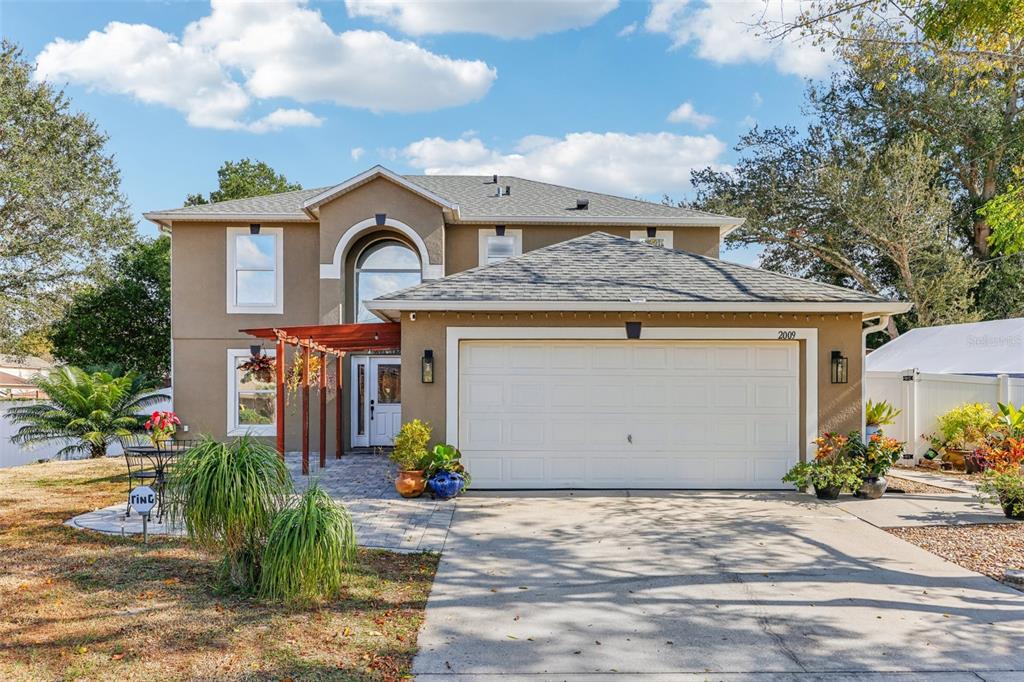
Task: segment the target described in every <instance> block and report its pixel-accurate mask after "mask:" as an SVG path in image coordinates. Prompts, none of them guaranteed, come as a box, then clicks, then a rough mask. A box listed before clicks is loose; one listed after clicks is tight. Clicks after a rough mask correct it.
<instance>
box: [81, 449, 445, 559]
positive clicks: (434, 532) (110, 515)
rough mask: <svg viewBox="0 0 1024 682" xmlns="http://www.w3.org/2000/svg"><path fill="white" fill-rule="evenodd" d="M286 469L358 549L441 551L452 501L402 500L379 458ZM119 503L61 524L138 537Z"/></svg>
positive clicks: (136, 520) (159, 531)
mask: <svg viewBox="0 0 1024 682" xmlns="http://www.w3.org/2000/svg"><path fill="white" fill-rule="evenodd" d="M286 463H287V464H288V469H289V470H290V471H291V473H292V478H293V480H294V481H295V487H296V489H297V490H299V491H302V490H305V489H306V486H307V485H308V484H309V482H310V481H316V482H317V483H318V484H319V485H320V486H321V487H323V488H324V490H326V491H327V492H328V493H329V494H330V495H331V497H333V498H334V499H336V500H338V501H339V502H341V503H342V504H344V505H345V507H346V508H347V509H348V511H349V514H351V515H352V523H353V525H354V526H355V531H356V538H357V540H358V541H359V545H360V546H361V547H373V548H377V549H388V550H392V551H396V552H440V551H441V550H442V549H444V543H445V540H446V538H447V537H448V527H449V526H450V525H451V522H452V514H454V512H455V503H454V501H439V500H432V499H430V497H429V496H428V495H424V496H423V497H420V498H418V499H415V500H407V499H404V498H402V497H401V496H399V494H398V493H396V492H395V485H394V480H395V470H394V466H393V465H392V464H391V462H390V461H389V460H388V459H387V457H386V456H384V455H380V454H350V455H345V456H344V457H342V458H341V459H340V460H339V459H329V460H327V466H326V468H324V469H322V470H321V469H320V468H319V466H318V464H319V462H318V457H317V456H316V455H315V453H314V454H313V456H312V457H311V458H310V475H309V476H303V475H302V474H301V469H302V462H301V459H300V455H298V454H297V453H288V456H287V458H286ZM124 508H125V507H124V503H121V504H116V505H112V506H110V507H105V508H103V509H97V510H96V511H92V512H88V513H85V514H81V515H79V516H76V517H75V518H73V519H70V520H68V521H67V522H66V523H67V525H69V526H72V527H75V528H84V529H87V530H95V531H99V532H101V533H110V534H114V535H132V534H141V533H142V519H141V518H140V517H139V515H138V514H136V513H134V512H133V513H132V515H131V517H130V518H128V519H125V517H124ZM149 532H150V533H151V534H153V535H181V534H182V533H183V529H182V528H181V527H180V524H179V525H178V526H171V525H165V524H157V523H150V524H149Z"/></svg>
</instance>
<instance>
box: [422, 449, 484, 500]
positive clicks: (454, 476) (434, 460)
mask: <svg viewBox="0 0 1024 682" xmlns="http://www.w3.org/2000/svg"><path fill="white" fill-rule="evenodd" d="M426 475H427V486H428V487H429V488H430V492H431V493H433V495H434V496H435V497H439V498H441V499H442V500H448V499H451V498H453V497H455V496H456V495H458V494H459V493H461V492H462V491H464V490H465V489H466V488H468V487H469V484H470V483H471V482H472V480H473V479H472V478H471V477H470V475H469V472H468V471H466V467H465V466H464V465H463V464H462V453H461V452H459V450H458V448H456V447H455V446H454V445H448V444H438V445H435V446H434V449H433V450H431V452H430V455H429V459H428V463H427V469H426Z"/></svg>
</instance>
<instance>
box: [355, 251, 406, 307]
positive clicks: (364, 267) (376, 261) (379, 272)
mask: <svg viewBox="0 0 1024 682" xmlns="http://www.w3.org/2000/svg"><path fill="white" fill-rule="evenodd" d="M421 280H422V272H421V270H420V259H419V256H417V255H416V252H415V251H413V250H412V249H410V248H409V247H408V246H406V245H405V244H403V243H402V242H400V241H397V240H394V239H386V240H383V241H379V242H374V243H373V244H370V245H369V246H367V247H366V248H365V249H363V252H362V253H360V254H359V258H358V259H356V281H355V294H356V302H357V303H356V322H380V321H381V320H380V318H379V317H377V316H376V315H374V314H373V313H371V312H370V311H369V310H367V309H366V307H365V306H364V305H363V301H369V300H372V299H374V298H377V297H378V296H383V295H384V294H390V293H391V292H392V291H398V290H399V289H405V288H406V287H411V286H414V285H416V284H419V283H420V281H421Z"/></svg>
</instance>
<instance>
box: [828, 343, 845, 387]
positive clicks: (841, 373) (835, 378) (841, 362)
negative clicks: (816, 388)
mask: <svg viewBox="0 0 1024 682" xmlns="http://www.w3.org/2000/svg"><path fill="white" fill-rule="evenodd" d="M848 367H849V360H848V359H847V357H846V356H845V355H843V352H842V351H839V350H834V351H832V383H833V384H845V383H846V382H847V381H849V371H848Z"/></svg>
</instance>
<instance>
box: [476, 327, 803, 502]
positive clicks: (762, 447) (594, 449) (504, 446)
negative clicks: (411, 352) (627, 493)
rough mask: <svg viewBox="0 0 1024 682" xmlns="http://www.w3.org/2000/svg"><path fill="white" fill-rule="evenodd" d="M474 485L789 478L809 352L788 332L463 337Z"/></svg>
mask: <svg viewBox="0 0 1024 682" xmlns="http://www.w3.org/2000/svg"><path fill="white" fill-rule="evenodd" d="M459 374H460V377H459V447H460V449H461V450H462V452H463V456H464V457H465V460H466V464H467V465H468V467H469V470H470V471H471V472H472V474H473V486H474V487H476V488H782V487H786V486H783V484H782V483H781V481H780V479H781V477H782V475H783V474H784V473H785V472H786V470H787V469H788V468H789V467H790V466H791V465H792V464H793V463H795V462H796V461H797V459H798V453H799V427H800V418H799V403H800V390H799V376H798V375H799V352H798V345H797V343H796V342H795V341H794V342H779V341H763V342H761V341H736V342H729V341H715V342H707V341H665V342H650V341H628V342H624V341H579V342H576V341H536V342H534V341H463V342H462V343H461V344H460V361H459Z"/></svg>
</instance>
